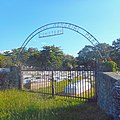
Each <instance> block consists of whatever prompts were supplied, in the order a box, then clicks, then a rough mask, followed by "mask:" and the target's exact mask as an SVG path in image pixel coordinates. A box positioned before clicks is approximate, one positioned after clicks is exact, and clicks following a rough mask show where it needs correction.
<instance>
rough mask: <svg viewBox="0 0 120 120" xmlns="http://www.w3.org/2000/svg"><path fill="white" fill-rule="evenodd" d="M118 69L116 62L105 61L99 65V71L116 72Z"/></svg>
mask: <svg viewBox="0 0 120 120" xmlns="http://www.w3.org/2000/svg"><path fill="white" fill-rule="evenodd" d="M117 69H118V67H117V64H116V63H115V62H114V61H103V62H101V63H100V65H99V70H100V71H102V72H116V71H117Z"/></svg>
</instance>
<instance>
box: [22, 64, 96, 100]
mask: <svg viewBox="0 0 120 120" xmlns="http://www.w3.org/2000/svg"><path fill="white" fill-rule="evenodd" d="M95 76H96V68H95V66H94V67H92V66H80V67H79V69H78V70H40V69H39V68H33V67H25V66H24V67H22V69H21V78H22V82H21V83H22V89H23V90H25V91H32V92H39V93H42V94H44V95H45V94H49V95H52V96H55V95H59V96H64V97H74V98H80V99H91V98H93V96H94V95H95V88H96V82H95V81H96V79H95V78H96V77H95Z"/></svg>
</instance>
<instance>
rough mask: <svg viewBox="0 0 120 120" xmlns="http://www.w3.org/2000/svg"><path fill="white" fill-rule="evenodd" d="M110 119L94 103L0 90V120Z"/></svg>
mask: <svg viewBox="0 0 120 120" xmlns="http://www.w3.org/2000/svg"><path fill="white" fill-rule="evenodd" d="M68 119H69V120H110V119H109V118H108V116H106V115H105V114H104V113H103V112H102V111H100V109H99V107H98V106H97V105H96V103H88V102H85V101H84V102H83V101H79V99H73V98H64V97H59V96H57V97H55V98H51V96H42V95H41V94H40V93H39V94H38V93H30V92H23V91H18V90H6V91H0V120H68Z"/></svg>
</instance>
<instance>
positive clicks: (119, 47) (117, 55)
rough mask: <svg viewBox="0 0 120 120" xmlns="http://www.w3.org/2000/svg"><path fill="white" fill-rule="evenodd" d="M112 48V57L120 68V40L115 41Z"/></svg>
mask: <svg viewBox="0 0 120 120" xmlns="http://www.w3.org/2000/svg"><path fill="white" fill-rule="evenodd" d="M112 47H113V50H112V51H111V53H110V57H111V59H112V60H113V61H115V62H116V63H117V64H118V66H120V38H119V39H117V40H114V41H113V43H112Z"/></svg>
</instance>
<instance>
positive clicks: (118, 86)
mask: <svg viewBox="0 0 120 120" xmlns="http://www.w3.org/2000/svg"><path fill="white" fill-rule="evenodd" d="M113 104H114V108H113V116H114V120H120V80H118V81H117V82H116V83H115V86H114V87H113Z"/></svg>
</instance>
